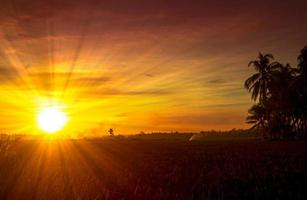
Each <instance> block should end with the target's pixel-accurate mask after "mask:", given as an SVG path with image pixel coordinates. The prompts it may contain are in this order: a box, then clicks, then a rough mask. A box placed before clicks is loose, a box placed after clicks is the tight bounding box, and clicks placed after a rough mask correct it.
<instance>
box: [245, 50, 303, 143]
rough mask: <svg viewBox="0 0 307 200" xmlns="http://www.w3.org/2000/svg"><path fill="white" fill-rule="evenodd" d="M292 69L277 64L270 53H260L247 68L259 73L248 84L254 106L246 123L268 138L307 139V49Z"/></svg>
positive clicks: (286, 65) (246, 82)
mask: <svg viewBox="0 0 307 200" xmlns="http://www.w3.org/2000/svg"><path fill="white" fill-rule="evenodd" d="M297 60H298V64H297V66H296V67H292V66H290V65H289V64H281V63H279V62H277V61H274V57H273V55H271V54H262V53H259V56H258V58H257V60H254V61H251V62H250V63H249V65H248V66H250V67H254V69H255V71H256V73H255V74H253V75H252V76H251V77H249V78H248V79H247V80H246V81H245V84H244V86H245V88H246V89H247V90H248V91H249V92H250V93H251V98H252V99H253V100H254V102H255V104H254V105H253V106H252V107H251V108H250V109H249V111H248V112H249V116H248V117H247V123H250V124H253V126H252V127H251V129H252V130H256V131H258V132H259V133H262V134H263V136H264V137H265V138H269V139H283V138H289V139H290V138H306V136H307V46H305V47H304V48H303V49H302V50H301V52H300V55H299V56H298V58H297Z"/></svg>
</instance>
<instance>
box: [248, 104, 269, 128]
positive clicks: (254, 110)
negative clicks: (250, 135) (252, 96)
mask: <svg viewBox="0 0 307 200" xmlns="http://www.w3.org/2000/svg"><path fill="white" fill-rule="evenodd" d="M248 114H249V115H248V116H247V118H246V123H248V124H254V125H253V126H252V127H251V128H250V129H251V130H256V131H260V130H262V129H264V128H265V119H264V114H265V108H264V107H263V106H262V105H260V104H255V105H253V106H252V107H251V108H250V109H249V110H248Z"/></svg>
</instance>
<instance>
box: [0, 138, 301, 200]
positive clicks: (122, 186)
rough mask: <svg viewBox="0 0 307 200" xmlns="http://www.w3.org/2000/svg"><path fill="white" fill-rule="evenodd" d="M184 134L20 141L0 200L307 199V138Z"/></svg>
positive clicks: (1, 181)
mask: <svg viewBox="0 0 307 200" xmlns="http://www.w3.org/2000/svg"><path fill="white" fill-rule="evenodd" d="M189 137H190V136H189V135H179V136H178V135H177V136H171V135H169V136H167V137H163V138H159V137H156V138H155V137H152V136H151V137H150V136H134V137H131V138H128V139H105V140H98V139H97V140H20V141H17V142H16V143H14V144H12V145H11V146H10V147H9V148H8V149H7V150H2V152H1V155H0V199H50V200H51V199H52V200H54V199H306V198H307V190H306V186H307V141H281V142H268V141H263V140H261V139H248V138H244V139H242V138H241V139H238V138H227V139H223V138H211V139H208V140H202V141H192V142H189V141H188V138H189Z"/></svg>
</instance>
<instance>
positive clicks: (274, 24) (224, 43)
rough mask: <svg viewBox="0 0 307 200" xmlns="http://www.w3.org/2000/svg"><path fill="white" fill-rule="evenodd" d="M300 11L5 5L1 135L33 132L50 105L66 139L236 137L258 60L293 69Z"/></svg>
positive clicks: (302, 29)
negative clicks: (148, 134) (208, 133)
mask: <svg viewBox="0 0 307 200" xmlns="http://www.w3.org/2000/svg"><path fill="white" fill-rule="evenodd" d="M306 9H307V2H306V1H305V0H293V1H286V2H285V1H283V2H280V1H277V0H267V1H265V0H258V1H255V2H252V1H243V0H240V1H231V3H230V1H226V0H221V1H204V0H203V1H182V0H179V1H175V0H168V1H164V0H156V1H140V0H139V1H136V0H129V1H125V0H122V1H110V0H109V1H98V0H97V1H94V0H89V1H88V0H87V1H85V0H76V1H65V3H63V1H60V0H53V1H51V0H46V1H38V0H10V1H9V0H7V1H4V2H1V7H0V88H1V89H0V97H1V98H0V109H1V112H0V122H1V123H0V124H1V125H0V128H1V129H2V130H9V131H12V132H22V133H36V132H37V128H36V124H35V120H36V115H37V113H38V112H39V110H40V109H42V108H43V107H46V106H50V105H53V104H57V105H60V106H61V107H63V109H64V110H65V112H66V113H67V114H68V116H69V123H68V124H67V126H66V127H65V129H66V132H69V133H71V134H75V135H103V134H106V130H107V129H108V128H110V127H113V128H114V129H115V131H116V132H117V133H137V132H139V131H176V130H178V131H200V130H208V129H217V130H224V129H230V128H234V127H236V128H245V127H247V125H246V124H245V123H244V122H245V117H246V112H247V109H248V108H249V106H250V105H251V101H250V97H249V94H248V93H247V92H246V91H245V90H244V88H243V82H244V80H245V79H246V78H247V77H248V76H249V75H250V74H251V73H252V69H249V68H248V67H247V63H248V62H249V61H250V60H252V59H254V58H255V57H256V56H257V53H258V51H263V52H265V53H273V54H274V55H275V57H276V58H277V59H278V60H279V61H281V62H290V64H293V65H295V64H296V57H297V55H298V52H299V50H300V49H301V48H303V46H304V45H306V43H307V33H306V30H307V23H306V19H307V13H306Z"/></svg>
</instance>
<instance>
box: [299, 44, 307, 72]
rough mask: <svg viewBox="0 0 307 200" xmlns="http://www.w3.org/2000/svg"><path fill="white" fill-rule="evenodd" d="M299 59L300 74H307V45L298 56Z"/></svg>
mask: <svg viewBox="0 0 307 200" xmlns="http://www.w3.org/2000/svg"><path fill="white" fill-rule="evenodd" d="M297 60H298V69H299V71H300V74H302V75H305V76H307V46H305V47H304V48H303V49H302V50H301V54H300V55H299V56H298V57H297Z"/></svg>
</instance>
